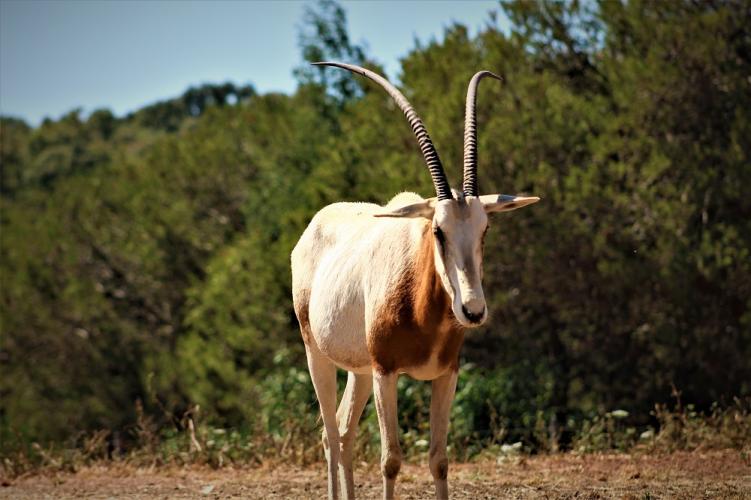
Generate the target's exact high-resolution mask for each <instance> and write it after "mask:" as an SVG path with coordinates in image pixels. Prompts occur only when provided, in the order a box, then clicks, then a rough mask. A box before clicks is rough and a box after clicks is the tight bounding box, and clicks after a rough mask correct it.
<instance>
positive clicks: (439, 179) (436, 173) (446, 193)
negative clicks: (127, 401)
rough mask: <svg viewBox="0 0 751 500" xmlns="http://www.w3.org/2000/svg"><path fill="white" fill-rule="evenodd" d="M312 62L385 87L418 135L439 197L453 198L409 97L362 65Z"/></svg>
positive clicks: (439, 162)
mask: <svg viewBox="0 0 751 500" xmlns="http://www.w3.org/2000/svg"><path fill="white" fill-rule="evenodd" d="M312 64H314V65H316V66H334V67H336V68H342V69H346V70H348V71H351V72H353V73H357V74H360V75H362V76H365V77H367V78H370V79H371V80H373V81H374V82H376V83H377V84H379V85H380V86H381V87H383V88H384V89H385V90H386V92H388V93H389V95H390V96H391V98H392V99H394V101H395V102H396V104H397V105H398V106H399V109H401V110H402V112H404V116H406V117H407V121H408V122H409V126H410V127H412V132H414V134H415V137H417V142H418V144H419V145H420V150H421V151H422V155H423V157H425V163H427V165H428V170H430V176H431V177H432V178H433V186H435V192H436V195H437V196H438V199H439V200H450V199H452V198H453V195H452V194H451V187H450V186H449V182H448V180H447V179H446V172H444V170H443V165H442V164H441V159H440V158H439V157H438V151H436V149H435V146H433V142H432V141H431V140H430V136H429V135H428V131H427V130H426V129H425V125H423V123H422V120H420V117H419V116H417V113H416V112H415V110H414V108H413V107H412V105H411V104H410V103H409V101H408V100H407V98H406V97H404V95H402V93H401V92H399V90H398V89H397V88H396V87H394V86H393V85H392V84H391V83H390V82H389V81H388V80H386V79H385V78H384V77H382V76H381V75H379V74H378V73H374V72H372V71H370V70H369V69H365V68H361V67H360V66H355V65H354V64H345V63H339V62H328V61H324V62H314V63H312Z"/></svg>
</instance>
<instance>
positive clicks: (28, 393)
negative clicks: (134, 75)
mask: <svg viewBox="0 0 751 500" xmlns="http://www.w3.org/2000/svg"><path fill="white" fill-rule="evenodd" d="M502 8H503V10H504V11H505V14H506V15H507V16H508V17H509V19H510V20H511V21H512V30H511V32H510V33H508V34H507V33H504V32H503V31H502V30H501V29H500V28H499V26H498V24H497V22H496V21H495V20H494V18H493V17H492V16H491V18H490V19H489V20H488V23H487V26H486V27H485V28H484V29H483V30H482V31H481V32H480V33H479V34H477V35H476V36H470V35H469V34H468V31H467V29H466V28H465V27H463V26H461V25H454V26H452V27H451V28H449V29H447V30H446V32H445V35H444V37H443V39H442V40H440V41H431V42H430V43H428V44H426V45H421V44H418V45H417V46H416V47H414V48H413V49H412V50H411V51H410V52H409V54H408V55H407V56H406V57H405V58H404V59H403V60H402V71H401V74H400V75H399V77H400V82H401V87H402V89H403V90H404V92H405V94H406V95H407V96H408V97H409V98H410V99H411V100H412V103H413V104H414V105H415V107H416V109H417V110H418V112H419V113H420V115H421V116H422V118H423V120H424V121H425V122H426V125H427V127H428V129H429V130H430V132H431V135H432V137H433V140H434V142H435V143H436V145H437V147H438V149H439V152H440V153H441V155H442V157H443V161H444V163H445V164H446V166H447V170H448V174H449V177H450V178H451V179H453V180H454V182H458V180H459V179H460V170H461V159H462V132H463V131H462V127H463V110H464V107H463V101H464V96H465V91H466V85H467V83H468V81H469V78H470V77H471V76H472V74H473V73H474V72H475V71H477V70H479V69H491V70H494V71H496V72H498V73H500V74H502V75H503V76H504V78H505V82H504V84H503V85H499V84H498V83H497V82H485V83H483V86H482V88H481V89H480V95H479V105H478V116H479V124H480V136H479V144H480V146H479V152H480V185H481V190H482V191H483V192H507V193H516V192H527V193H533V194H535V195H539V196H541V197H542V198H543V201H542V202H541V203H539V204H537V205H535V206H534V207H532V208H528V209H525V210H522V211H519V212H513V213H511V214H508V215H501V216H496V217H495V219H494V220H493V221H492V226H493V227H492V229H491V231H490V233H489V236H488V240H487V244H486V251H485V291H486V295H487V297H488V302H489V307H490V309H491V311H492V315H493V317H492V318H491V321H489V323H488V325H487V326H486V327H484V328H482V329H481V330H479V331H474V332H472V333H471V334H469V336H468V341H467V344H466V346H465V349H464V351H463V363H464V366H463V367H462V373H461V377H460V382H459V388H458V393H457V400H456V404H455V406H454V410H453V411H454V414H453V418H452V425H453V434H452V443H453V445H452V446H453V447H454V450H455V452H457V453H460V454H472V453H474V452H476V451H477V450H478V447H480V446H482V445H483V444H484V443H488V442H490V441H493V440H497V441H502V440H509V441H516V440H523V441H524V443H525V444H526V445H527V446H530V447H536V446H549V447H555V446H556V443H560V444H562V445H568V444H570V443H571V442H572V435H571V432H572V431H574V430H576V429H577V426H578V425H579V423H580V422H581V421H582V419H583V418H585V417H591V416H594V415H597V414H602V415H604V414H605V412H608V411H612V410H626V411H628V412H629V417H628V419H629V420H630V421H631V422H630V425H637V426H638V425H645V424H647V423H648V419H650V418H653V417H650V410H651V409H652V408H653V407H654V405H655V404H656V403H665V402H668V401H671V400H672V398H673V397H674V396H675V395H677V394H680V398H681V399H682V401H683V402H684V403H691V404H693V405H695V408H696V409H697V410H702V409H709V408H710V406H711V404H712V403H713V402H715V401H717V402H719V403H720V405H724V404H730V403H731V402H732V397H734V396H741V397H743V396H749V395H751V382H750V381H751V363H749V361H748V360H749V359H751V255H749V254H750V249H751V198H750V197H749V196H748V195H747V193H745V192H744V190H745V188H746V187H748V186H749V185H751V157H750V154H751V81H750V80H749V75H750V74H751V8H749V5H748V3H747V2H745V1H742V0H739V1H728V2H678V1H676V2H659V3H656V2H647V1H638V0H634V1H630V2H628V3H623V2H608V1H603V2H601V3H600V4H590V3H586V2H585V5H584V6H580V5H579V4H578V2H573V3H572V2H565V3H560V2H553V1H550V2H539V3H537V2H523V1H522V2H512V3H509V4H504V5H503V7H502ZM300 41H301V46H302V49H303V54H304V56H305V57H308V58H315V59H323V58H333V59H345V60H348V61H351V62H356V63H362V64H367V65H369V66H370V67H373V68H375V69H378V66H377V64H376V63H374V62H373V61H370V60H369V59H368V57H367V52H366V51H365V50H364V49H363V48H362V47H359V46H356V45H353V44H352V43H351V41H350V40H349V38H348V36H347V33H346V19H345V16H344V12H343V11H342V9H341V8H339V7H338V6H337V5H336V4H333V3H331V2H323V3H321V4H319V6H318V8H317V9H315V10H311V11H310V12H308V13H307V15H306V18H305V23H304V27H303V32H302V34H301V40H300ZM296 75H297V76H298V78H299V82H300V83H299V86H298V88H297V91H296V92H295V93H294V94H293V95H282V94H266V95H259V94H257V93H255V92H254V91H253V89H252V87H250V86H248V87H236V86H234V85H231V84H226V85H221V86H212V85H206V86H203V87H200V88H195V89H190V90H189V91H187V92H186V93H185V94H184V95H183V96H181V97H179V98H176V99H174V100H170V101H166V102H161V103H157V104H155V105H152V106H149V107H146V108H144V109H141V110H139V111H137V112H135V113H133V114H132V115H129V116H126V117H116V116H113V114H112V113H110V112H109V111H107V110H100V111H96V112H94V113H92V114H90V115H88V116H83V115H82V114H81V112H79V111H72V112H71V113H69V114H67V115H65V116H63V117H62V118H60V119H58V120H46V121H45V122H44V123H42V124H41V125H40V126H39V127H36V128H34V127H30V126H28V125H27V124H25V123H23V122H22V121H20V120H16V119H12V118H2V122H1V124H2V136H1V139H2V147H1V149H0V155H1V161H2V170H1V171H0V174H1V180H2V192H1V199H0V203H1V205H0V208H1V210H2V214H1V216H0V224H1V226H0V230H1V231H2V233H1V235H0V236H1V241H0V255H1V256H2V257H1V258H2V261H1V262H0V271H1V273H2V275H1V277H2V287H1V289H0V319H1V320H2V324H1V327H2V345H1V349H2V350H1V351H0V367H1V369H2V375H1V376H0V398H1V400H2V401H1V403H0V404H1V406H0V433H1V435H2V439H3V443H9V442H10V441H11V440H12V439H11V438H14V439H15V438H19V439H20V440H21V441H30V440H60V439H65V438H71V437H75V436H76V435H77V433H78V432H79V431H94V430H98V429H108V430H111V431H112V436H115V437H116V438H117V439H115V438H114V437H113V438H112V439H113V441H117V443H121V442H122V443H125V444H123V445H122V446H127V442H128V441H129V440H130V439H135V438H136V436H135V434H137V432H138V431H139V429H143V425H142V424H139V422H141V423H142V422H143V421H144V419H147V420H148V421H150V422H152V423H153V425H154V426H156V428H158V429H159V428H161V429H165V430H169V429H173V430H176V431H178V432H179V431H181V430H182V429H184V428H185V426H187V425H188V422H192V420H191V419H192V418H196V417H195V416H196V415H197V414H199V413H200V414H201V418H202V419H203V420H204V421H205V422H209V423H211V424H213V425H216V426H226V427H234V428H237V429H243V432H247V433H254V432H255V433H259V435H263V437H264V439H269V438H271V439H278V440H279V442H282V443H283V442H285V440H287V441H289V439H288V436H289V435H290V433H298V434H299V433H307V434H308V435H315V432H314V429H316V427H317V426H316V413H317V407H316V406H315V402H314V396H313V392H312V387H311V385H310V382H309V380H308V378H307V372H306V369H305V362H304V355H303V350H302V342H301V340H300V338H299V334H298V332H297V324H296V320H295V317H294V313H293V311H292V305H291V299H290V295H291V293H290V272H289V254H290V251H291V249H292V247H293V246H294V244H295V242H296V240H297V238H298V237H299V235H300V234H301V233H302V231H303V229H304V227H305V225H306V224H307V222H308V221H309V220H310V218H311V217H312V215H313V214H314V213H315V212H316V210H318V209H320V208H321V207H322V206H324V205H325V204H327V203H330V202H333V201H337V200H364V201H376V202H381V203H383V202H386V201H387V200H388V199H389V198H390V197H391V196H392V195H393V194H395V193H397V192H399V191H402V190H414V191H417V192H419V193H421V194H423V195H431V194H432V187H431V183H430V178H429V176H428V173H427V170H426V169H425V167H424V165H423V162H422V158H421V156H420V154H419V152H418V150H417V147H416V143H415V140H414V138H413V137H412V134H411V131H410V130H409V127H408V126H407V124H406V122H405V120H404V119H403V117H402V116H401V114H400V113H399V112H398V110H397V109H396V108H395V107H394V106H393V104H392V103H391V102H390V100H389V98H388V96H387V95H386V94H385V93H384V92H383V91H382V90H381V89H380V88H377V87H376V86H374V85H371V84H370V83H368V82H365V81H362V80H360V79H356V78H353V77H351V76H350V75H347V74H342V73H341V72H337V70H332V69H321V68H312V69H311V68H308V67H306V66H301V68H300V69H299V70H298V71H297V72H296ZM428 401H429V391H428V385H427V384H422V383H414V382H410V381H408V380H403V381H402V382H401V383H400V408H401V409H402V414H401V415H402V417H401V418H402V420H401V421H402V424H403V430H404V433H405V434H404V439H405V440H407V441H410V442H411V443H419V442H420V440H421V439H424V438H425V437H426V431H427V421H428V420H427V408H428V406H429V403H428ZM199 408H200V409H199ZM368 412H369V413H368V414H369V416H367V417H366V422H365V426H366V427H369V428H370V430H371V434H370V435H366V436H365V437H363V439H365V440H371V441H369V442H371V443H372V442H375V443H377V436H375V435H376V434H377V432H376V430H377V425H374V415H373V413H374V412H372V410H368ZM619 415H620V413H619ZM603 418H605V417H603ZM191 425H192V423H191ZM373 436H375V437H373ZM372 439H376V441H372ZM117 446H120V444H117Z"/></svg>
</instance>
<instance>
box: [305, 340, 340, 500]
mask: <svg viewBox="0 0 751 500" xmlns="http://www.w3.org/2000/svg"><path fill="white" fill-rule="evenodd" d="M305 354H306V355H307V357H308V369H309V370H310V378H311V379H312V381H313V387H314V388H315V391H316V397H318V404H319V406H320V407H321V417H322V419H323V449H324V452H325V454H326V464H327V466H328V480H329V499H336V498H339V491H338V481H337V477H336V476H337V469H338V464H339V450H340V444H339V441H340V440H339V429H338V428H337V425H336V366H335V365H334V363H332V362H331V361H330V360H329V359H328V358H326V356H324V355H323V354H322V353H321V351H320V350H319V349H318V347H316V346H315V345H312V346H311V345H307V344H306V346H305Z"/></svg>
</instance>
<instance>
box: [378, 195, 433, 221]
mask: <svg viewBox="0 0 751 500" xmlns="http://www.w3.org/2000/svg"><path fill="white" fill-rule="evenodd" d="M435 204H436V199H435V198H428V199H427V200H423V201H418V202H417V203H412V204H410V205H404V206H403V207H388V206H386V207H383V211H382V212H378V213H375V214H373V216H374V217H425V218H426V219H432V218H433V213H434V212H435Z"/></svg>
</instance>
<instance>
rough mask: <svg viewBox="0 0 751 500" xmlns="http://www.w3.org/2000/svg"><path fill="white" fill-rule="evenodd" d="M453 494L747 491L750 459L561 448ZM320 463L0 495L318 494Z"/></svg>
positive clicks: (406, 490) (125, 468)
mask: <svg viewBox="0 0 751 500" xmlns="http://www.w3.org/2000/svg"><path fill="white" fill-rule="evenodd" d="M355 480H356V482H357V491H358V497H359V498H379V497H380V494H381V484H380V474H379V472H378V469H377V467H375V466H374V465H372V464H370V465H369V464H364V463H363V464H361V465H360V467H359V468H358V470H357V472H356V479H355ZM450 485H451V488H452V496H453V498H467V499H473V500H478V499H485V498H556V499H562V498H634V499H636V498H640V499H646V498H679V499H680V498H685V499H694V498H723V499H724V498H729V499H733V498H737V499H741V498H751V463H750V462H749V460H748V458H747V457H746V456H744V455H742V454H741V453H739V452H738V451H733V450H727V451H711V452H692V453H690V452H674V453H670V454H661V455H650V454H637V455H632V454H588V455H575V454H571V453H568V454H559V455H543V456H535V457H517V458H514V459H510V460H506V461H490V460H484V461H482V462H478V463H472V464H455V465H453V466H452V469H451V472H450ZM397 491H398V494H399V497H400V498H403V499H422V498H431V497H432V483H431V479H430V475H429V472H428V469H427V466H426V465H424V464H422V465H414V464H406V465H405V466H404V468H403V470H402V473H401V474H400V476H399V482H398V486H397ZM325 495H326V480H325V473H324V467H323V464H317V465H315V466H311V467H294V466H261V467H254V468H250V467H224V468H222V469H212V468H209V467H205V466H204V467H199V466H183V467H176V466H164V467H149V468H138V467H134V466H132V465H127V464H123V463H120V464H118V463H113V462H110V463H109V464H106V465H92V466H88V467H85V468H83V469H81V470H79V471H78V472H75V473H71V472H67V473H66V472H54V473H51V472H48V473H41V474H40V473H34V474H28V475H23V476H20V477H17V478H15V479H5V480H3V487H2V488H0V497H2V498H14V499H16V498H18V499H24V498H34V499H36V498H80V497H86V498H137V499H146V498H232V497H237V498H240V497H242V498H272V499H294V498H323V497H325Z"/></svg>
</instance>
